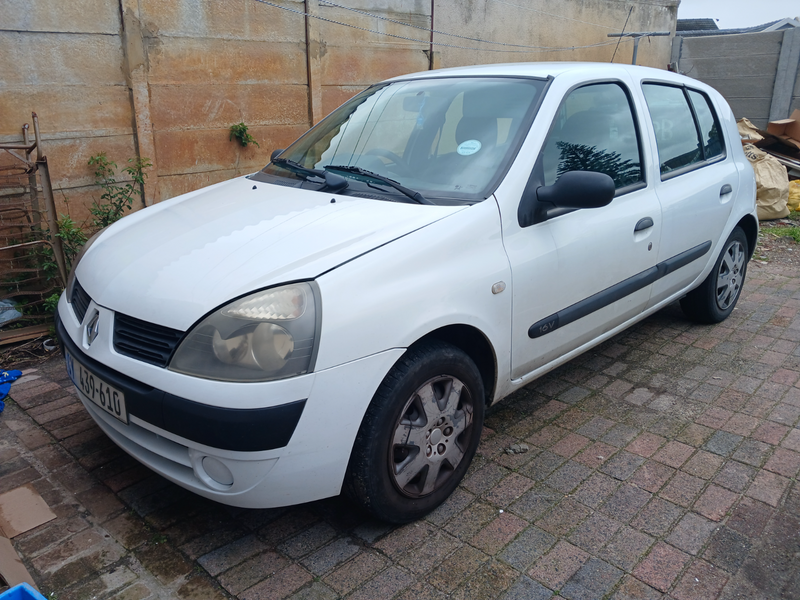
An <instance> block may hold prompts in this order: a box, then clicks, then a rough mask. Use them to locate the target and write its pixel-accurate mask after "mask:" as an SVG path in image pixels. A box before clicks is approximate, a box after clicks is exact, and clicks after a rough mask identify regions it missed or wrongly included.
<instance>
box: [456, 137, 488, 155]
mask: <svg viewBox="0 0 800 600" xmlns="http://www.w3.org/2000/svg"><path fill="white" fill-rule="evenodd" d="M451 147H452V146H451ZM480 149H481V143H480V142H479V141H478V140H467V141H466V142H461V143H460V144H459V145H458V150H457V152H458V153H459V154H460V155H461V156H469V155H470V154H475V153H476V152H477V151H478V150H480Z"/></svg>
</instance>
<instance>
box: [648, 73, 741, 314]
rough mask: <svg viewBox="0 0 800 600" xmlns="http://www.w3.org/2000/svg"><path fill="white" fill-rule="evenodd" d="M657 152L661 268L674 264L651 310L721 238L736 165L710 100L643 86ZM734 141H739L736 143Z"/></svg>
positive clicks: (693, 274) (698, 267)
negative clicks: (660, 220) (727, 148)
mask: <svg viewBox="0 0 800 600" xmlns="http://www.w3.org/2000/svg"><path fill="white" fill-rule="evenodd" d="M642 91H643V93H644V97H645V99H646V103H647V107H648V113H649V116H650V119H651V122H652V126H653V130H654V133H655V139H656V144H657V150H658V164H659V171H660V174H659V177H658V179H659V180H658V181H656V182H655V186H654V187H655V190H656V194H657V195H658V199H659V201H660V203H661V211H662V221H663V223H662V237H661V244H660V246H659V249H658V261H659V263H661V264H669V265H674V268H672V269H670V272H669V273H668V274H666V275H665V276H664V277H662V278H660V279H659V280H658V281H656V282H655V283H654V284H653V291H652V294H651V298H650V302H649V304H650V306H655V305H656V304H658V303H659V302H661V301H663V300H665V299H666V298H668V297H670V296H672V295H674V294H675V293H677V292H679V291H680V290H682V289H685V288H686V287H687V286H689V285H691V284H692V282H694V281H695V280H696V279H697V278H698V276H699V275H700V274H701V273H702V271H703V268H704V267H705V266H706V265H707V264H708V263H709V261H713V260H715V258H716V256H714V252H713V250H714V246H715V245H716V244H717V242H718V241H724V240H721V238H722V235H723V230H724V228H725V224H726V223H727V221H728V218H729V216H730V213H731V210H732V208H733V204H734V203H733V202H732V200H733V198H734V197H735V194H736V192H737V189H738V187H739V174H738V170H737V168H736V165H735V163H734V162H733V160H732V159H729V158H728V152H727V151H726V147H725V143H726V140H725V139H724V138H723V135H722V128H721V127H720V121H719V118H718V116H717V114H716V111H715V109H714V106H713V103H712V102H711V100H710V99H709V97H708V96H707V95H706V94H704V93H702V92H700V91H697V90H693V89H690V88H687V87H684V86H679V85H674V84H672V85H668V84H666V83H662V82H653V81H649V82H644V83H643V84H642ZM737 143H738V141H737Z"/></svg>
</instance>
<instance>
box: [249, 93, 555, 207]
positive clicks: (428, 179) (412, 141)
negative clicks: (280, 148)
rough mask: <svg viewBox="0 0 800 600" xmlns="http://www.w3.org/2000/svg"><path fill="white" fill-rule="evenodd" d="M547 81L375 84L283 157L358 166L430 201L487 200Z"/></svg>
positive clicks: (270, 170)
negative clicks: (441, 199)
mask: <svg viewBox="0 0 800 600" xmlns="http://www.w3.org/2000/svg"><path fill="white" fill-rule="evenodd" d="M545 84H546V81H543V80H538V79H516V78H484V77H470V78H467V77H464V78H442V79H422V80H413V81H399V82H396V83H389V84H382V85H378V86H374V87H372V88H370V89H368V90H366V91H364V92H362V93H361V94H359V95H358V96H356V97H355V98H353V99H352V100H350V101H349V102H347V103H346V104H344V105H343V106H341V107H340V108H338V109H337V110H336V111H334V112H333V113H331V115H330V116H328V117H327V118H326V119H325V120H324V121H322V122H321V123H320V124H319V125H318V126H317V127H315V128H314V129H312V130H311V131H309V132H308V133H306V134H305V135H304V136H303V137H302V138H300V139H299V140H298V141H297V142H295V143H294V144H292V145H291V146H290V147H289V148H288V149H287V150H286V151H284V152H283V153H282V154H281V158H282V159H288V160H290V161H293V162H295V163H297V164H299V165H302V166H303V167H305V168H307V169H316V170H322V169H325V168H326V167H331V168H333V167H337V166H338V167H342V166H347V167H359V168H361V169H363V170H366V171H370V172H373V173H377V174H379V175H383V176H384V177H388V178H391V179H393V180H394V181H396V182H398V183H400V184H402V185H403V186H405V187H407V188H410V189H412V190H415V191H417V192H420V193H422V194H423V195H424V196H425V197H428V198H452V199H457V200H467V201H476V200H482V199H484V198H486V197H488V196H489V195H490V194H491V193H492V192H493V191H494V188H495V187H496V185H497V184H498V183H499V180H500V178H501V177H502V176H503V175H504V174H505V171H506V170H507V168H508V166H509V164H510V162H511V160H513V158H514V155H515V154H516V152H517V150H518V148H519V146H520V144H521V143H522V138H523V136H524V134H525V133H526V132H527V130H528V127H529V126H530V123H531V121H532V120H533V112H534V108H535V106H536V105H537V100H538V98H539V96H540V95H541V93H542V90H543V89H544V87H545ZM336 172H337V173H339V174H343V175H345V176H347V177H350V178H352V179H354V180H357V181H358V182H359V184H366V183H367V182H369V183H370V186H369V187H370V188H372V191H373V193H374V190H375V187H376V186H381V187H385V186H382V184H380V183H379V182H375V181H370V180H369V178H366V177H363V176H359V175H358V174H355V173H350V174H348V173H346V172H341V171H336ZM263 173H265V174H268V175H273V176H279V177H283V178H289V179H301V178H303V175H300V174H298V173H297V172H296V169H295V171H294V172H293V171H290V170H288V169H286V168H284V167H281V166H279V165H276V164H272V163H271V164H269V165H267V167H265V168H264V170H263ZM355 188H356V189H361V188H360V187H358V186H355ZM386 190H387V193H391V194H396V191H394V190H390V188H386ZM350 191H351V192H352V191H353V190H350ZM378 191H382V189H381V188H378ZM342 193H345V194H346V193H348V191H347V190H345V191H343V192H342Z"/></svg>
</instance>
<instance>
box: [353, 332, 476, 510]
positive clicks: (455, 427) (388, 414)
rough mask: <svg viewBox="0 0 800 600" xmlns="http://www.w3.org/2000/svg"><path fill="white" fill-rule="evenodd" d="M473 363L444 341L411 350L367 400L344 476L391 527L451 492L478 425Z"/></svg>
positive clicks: (469, 453)
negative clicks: (367, 407)
mask: <svg viewBox="0 0 800 600" xmlns="http://www.w3.org/2000/svg"><path fill="white" fill-rule="evenodd" d="M483 413H484V391H483V382H482V380H481V377H480V373H479V372H478V368H477V367H476V366H475V363H474V362H473V361H472V360H471V359H470V358H469V356H467V354H465V353H464V352H462V351H461V350H459V349H458V348H455V347H454V346H450V345H449V344H445V343H443V342H437V341H433V342H426V343H423V344H421V345H420V346H418V347H412V348H410V349H409V350H408V351H407V352H406V354H405V355H404V356H403V357H402V358H401V359H400V361H398V363H397V364H396V365H395V366H394V367H393V368H392V370H391V371H390V372H389V374H388V375H387V376H386V377H385V379H384V380H383V382H382V383H381V386H380V387H379V388H378V391H377V392H376V393H375V396H374V397H373V399H372V402H371V404H370V406H369V409H368V410H367V414H366V415H365V417H364V420H363V422H362V423H361V428H360V430H359V433H358V437H357V438H356V443H355V445H354V447H353V452H352V455H351V458H350V464H349V466H348V470H347V479H346V490H347V492H348V494H349V495H350V497H351V498H352V499H353V500H355V501H356V502H357V503H358V504H360V505H361V506H362V507H364V508H365V509H366V510H367V511H369V512H370V513H372V514H373V515H374V516H376V517H378V518H379V519H382V520H384V521H389V522H393V523H407V522H409V521H413V520H415V519H419V518H421V517H423V516H424V515H426V514H427V513H429V512H430V511H432V510H433V509H435V508H436V507H437V506H439V505H440V504H441V503H442V502H444V501H445V500H446V499H447V498H448V496H450V494H451V493H452V492H453V490H455V488H456V487H457V486H458V484H459V482H460V481H461V479H462V478H463V477H464V473H466V471H467V468H468V467H469V464H470V462H471V461H472V457H473V456H474V455H475V450H476V449H477V447H478V442H479V441H480V433H481V428H482V426H483Z"/></svg>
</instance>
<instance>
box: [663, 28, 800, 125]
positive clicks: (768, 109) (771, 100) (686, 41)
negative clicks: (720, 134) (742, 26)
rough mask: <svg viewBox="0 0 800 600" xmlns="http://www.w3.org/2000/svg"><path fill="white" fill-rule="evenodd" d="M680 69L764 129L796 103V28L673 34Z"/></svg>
mask: <svg viewBox="0 0 800 600" xmlns="http://www.w3.org/2000/svg"><path fill="white" fill-rule="evenodd" d="M672 57H673V58H672V60H673V61H674V62H675V63H677V64H678V70H679V71H680V72H681V73H683V74H685V75H688V76H689V77H694V78H695V79H699V80H700V81H702V82H704V83H707V84H708V85H710V86H712V87H714V88H715V89H716V90H717V91H719V92H720V93H721V94H722V95H723V96H724V97H725V99H726V100H727V101H728V103H729V104H730V105H731V109H732V110H733V114H734V115H735V116H736V118H737V119H738V118H741V117H747V118H748V119H750V121H752V122H753V124H754V125H756V127H760V128H762V129H765V128H766V126H767V123H768V122H769V121H774V120H777V119H785V118H786V117H788V116H789V114H790V113H791V112H792V110H793V109H795V108H800V28H794V29H787V30H781V31H767V32H760V33H743V34H736V35H714V36H703V37H676V38H674V42H673V48H672Z"/></svg>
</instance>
